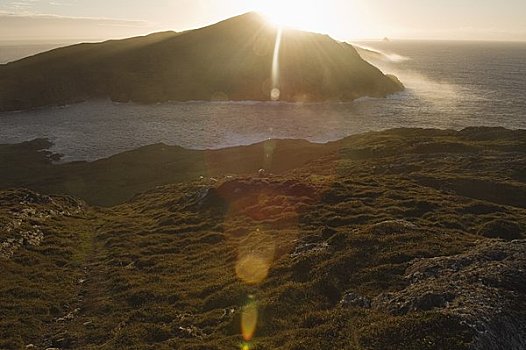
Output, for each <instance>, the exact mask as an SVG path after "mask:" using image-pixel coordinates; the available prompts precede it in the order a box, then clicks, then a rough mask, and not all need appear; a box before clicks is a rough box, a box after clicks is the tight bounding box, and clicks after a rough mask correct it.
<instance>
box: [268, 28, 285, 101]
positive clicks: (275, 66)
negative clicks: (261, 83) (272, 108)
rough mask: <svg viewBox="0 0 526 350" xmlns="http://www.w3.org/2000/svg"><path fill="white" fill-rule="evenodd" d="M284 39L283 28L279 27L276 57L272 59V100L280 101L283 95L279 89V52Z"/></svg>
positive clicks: (275, 48) (275, 50)
mask: <svg viewBox="0 0 526 350" xmlns="http://www.w3.org/2000/svg"><path fill="white" fill-rule="evenodd" d="M282 37H283V28H282V27H279V28H278V31H277V33H276V44H275V46H274V56H273V58H272V90H271V92H270V99H271V100H272V101H278V100H279V97H280V95H281V91H280V89H279V51H280V48H281V38H282Z"/></svg>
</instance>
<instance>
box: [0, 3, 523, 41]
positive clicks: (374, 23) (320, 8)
mask: <svg viewBox="0 0 526 350" xmlns="http://www.w3.org/2000/svg"><path fill="white" fill-rule="evenodd" d="M251 10H263V11H266V12H267V14H268V15H269V16H271V17H275V18H279V19H280V20H281V21H282V22H284V23H286V24H291V25H293V26H296V27H301V28H302V29H307V30H313V31H319V32H325V33H328V34H330V35H332V36H334V37H336V38H338V39H341V40H353V39H354V40H356V39H376V38H383V37H385V36H387V37H392V38H404V39H475V40H522V41H526V0H399V1H393V0H317V1H310V0H303V1H299V0H148V1H146V0H0V40H18V39H50V40H56V39H108V38H119V37H125V36H131V35H140V34H146V33H150V32H155V31H160V30H168V29H170V30H176V31H179V30H184V29H189V28H196V27H200V26H203V25H206V24H210V23H213V22H216V21H218V20H221V19H224V18H228V17H231V16H233V15H237V14H240V13H244V12H247V11H251Z"/></svg>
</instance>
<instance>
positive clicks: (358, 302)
mask: <svg viewBox="0 0 526 350" xmlns="http://www.w3.org/2000/svg"><path fill="white" fill-rule="evenodd" d="M340 306H341V307H360V308H363V309H370V308H371V300H369V299H368V298H366V297H364V296H361V295H358V294H356V293H353V292H348V293H345V294H344V295H343V298H342V300H340Z"/></svg>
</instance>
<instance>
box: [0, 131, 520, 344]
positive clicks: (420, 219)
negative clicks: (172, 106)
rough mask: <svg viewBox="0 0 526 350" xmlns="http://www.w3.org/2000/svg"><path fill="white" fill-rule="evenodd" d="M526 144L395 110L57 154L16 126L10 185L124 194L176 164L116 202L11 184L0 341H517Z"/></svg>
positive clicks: (3, 220)
mask: <svg viewBox="0 0 526 350" xmlns="http://www.w3.org/2000/svg"><path fill="white" fill-rule="evenodd" d="M525 145H526V134H525V132H524V131H510V130H506V129H500V128H493V129H488V128H469V129H465V130H462V131H459V132H457V131H441V130H422V129H399V130H390V131H385V132H379V133H369V134H364V135H357V136H352V137H349V138H346V139H344V140H342V141H339V142H335V143H332V144H328V145H312V144H309V143H307V142H304V141H281V142H275V143H274V146H275V147H274V146H272V143H262V144H258V145H254V146H248V147H239V148H233V149H227V150H219V151H214V153H212V154H209V160H208V161H203V159H205V158H207V151H188V150H184V149H180V148H176V147H168V146H165V145H154V146H151V147H146V148H142V149H139V150H136V151H133V152H127V153H124V154H120V155H116V156H115V157H112V158H109V159H105V160H101V161H98V162H94V163H77V164H75V163H73V164H63V165H52V164H50V163H49V157H50V156H51V154H50V153H47V154H46V153H45V152H44V153H43V154H42V152H38V151H37V150H38V149H45V148H46V147H49V144H48V143H46V142H44V141H34V142H30V143H24V144H20V145H4V146H2V147H0V156H1V157H2V164H6V163H5V162H6V160H7V159H10V160H14V159H16V156H17V155H18V156H19V157H20V158H19V159H20V160H21V161H22V160H23V161H25V164H26V166H27V167H26V168H25V170H24V169H23V168H22V167H21V165H20V164H15V163H12V164H14V168H12V169H13V171H14V173H15V174H19V175H15V174H11V177H10V178H8V177H7V176H8V175H9V174H7V172H3V173H2V174H1V178H0V184H1V185H2V187H5V186H6V185H8V184H9V183H12V182H13V181H15V182H17V181H18V182H17V186H22V184H24V183H25V184H26V185H27V186H28V187H38V186H41V188H40V189H41V190H42V191H44V192H49V191H51V192H53V191H58V192H63V193H64V192H66V193H67V192H70V193H74V192H75V191H77V188H76V187H75V186H72V185H71V184H72V183H75V181H76V180H75V179H76V176H78V177H81V178H83V179H84V180H83V181H85V182H86V184H87V188H86V189H85V192H82V196H83V197H84V198H86V199H88V200H90V201H94V202H104V201H105V200H108V201H110V202H112V201H116V199H119V200H122V198H124V197H128V196H131V195H132V194H133V193H137V191H143V190H144V189H145V187H148V186H150V187H154V186H155V185H158V184H163V183H166V184H168V183H172V184H169V185H164V186H161V187H155V188H151V189H150V190H148V191H146V192H143V193H142V194H138V195H136V196H135V197H134V198H133V199H132V200H128V201H126V202H125V203H122V204H120V205H118V206H115V207H112V208H95V207H90V206H89V205H86V204H85V203H84V202H82V201H79V200H76V199H74V198H72V197H67V196H56V195H53V196H48V195H44V194H37V193H35V192H33V191H30V190H23V189H17V190H2V191H0V269H1V270H2V279H0V310H1V311H2V317H1V318H0V348H1V349H27V348H33V349H35V348H36V349H46V348H59V349H95V348H96V349H186V350H190V349H192V350H196V349H203V350H204V349H207V350H210V349H216V350H219V349H221V350H222V349H225V350H226V349H236V348H237V349H240V348H241V349H263V350H265V349H277V348H280V349H296V350H297V349H320V350H321V349H324V350H325V349H332V348H338V349H354V350H364V349H367V350H387V349H389V350H393V349H394V350H402V349H403V350H437V349H465V350H490V349H491V350H494V349H522V348H524V347H525V345H526V332H525V329H526V314H525V310H526V305H525V300H526V295H525V294H526V285H525V281H526V275H525V272H526V249H525V247H524V246H525V240H524V238H525V237H526V234H525V227H526V172H525V170H526V147H525ZM295 153H296V154H297V157H296V158H297V159H295V157H293V156H292V155H291V154H295ZM172 162H173V163H172ZM193 162H196V163H197V164H199V165H190V163H193ZM240 164H243V165H240ZM74 167H78V168H76V170H73V169H75V168H74ZM259 167H262V168H264V169H266V171H265V172H258V171H257V169H259ZM148 168H151V169H152V171H151V172H148V171H147V170H145V169H148ZM112 169H114V170H112ZM116 169H119V170H116ZM192 169H193V170H192ZM207 169H208V171H209V173H207V172H206V171H207ZM24 171H25V172H24ZM52 171H56V173H52ZM61 172H62V173H61ZM49 174H54V175H53V176H57V180H56V181H57V182H56V183H55V184H50V185H49V187H47V188H46V187H45V184H46V183H47V182H48V181H50V179H51V178H52V177H49V178H47V177H48V176H50V175H49ZM182 174H184V175H182ZM191 174H194V175H191ZM198 174H201V175H203V177H200V176H201V175H198ZM212 175H213V176H215V178H211V176H212ZM40 176H42V178H40ZM17 177H18V178H17ZM89 177H92V178H93V179H92V180H91V181H92V182H89V181H88V178H89ZM141 182H142V183H144V184H145V186H143V185H139V183H141ZM174 182H177V183H174ZM98 186H100V187H98ZM96 192H98V193H97V194H96V195H92V193H96ZM116 193H118V195H117V194H116ZM105 197H106V199H105ZM254 320H256V321H254ZM244 341H245V345H246V346H248V347H243V348H242V347H241V344H242V342H244Z"/></svg>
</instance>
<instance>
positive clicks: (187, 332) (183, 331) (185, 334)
mask: <svg viewBox="0 0 526 350" xmlns="http://www.w3.org/2000/svg"><path fill="white" fill-rule="evenodd" d="M176 334H177V336H179V337H180V338H203V337H204V333H203V332H202V331H201V330H200V329H199V328H197V327H196V326H189V327H178V328H177V329H176Z"/></svg>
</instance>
